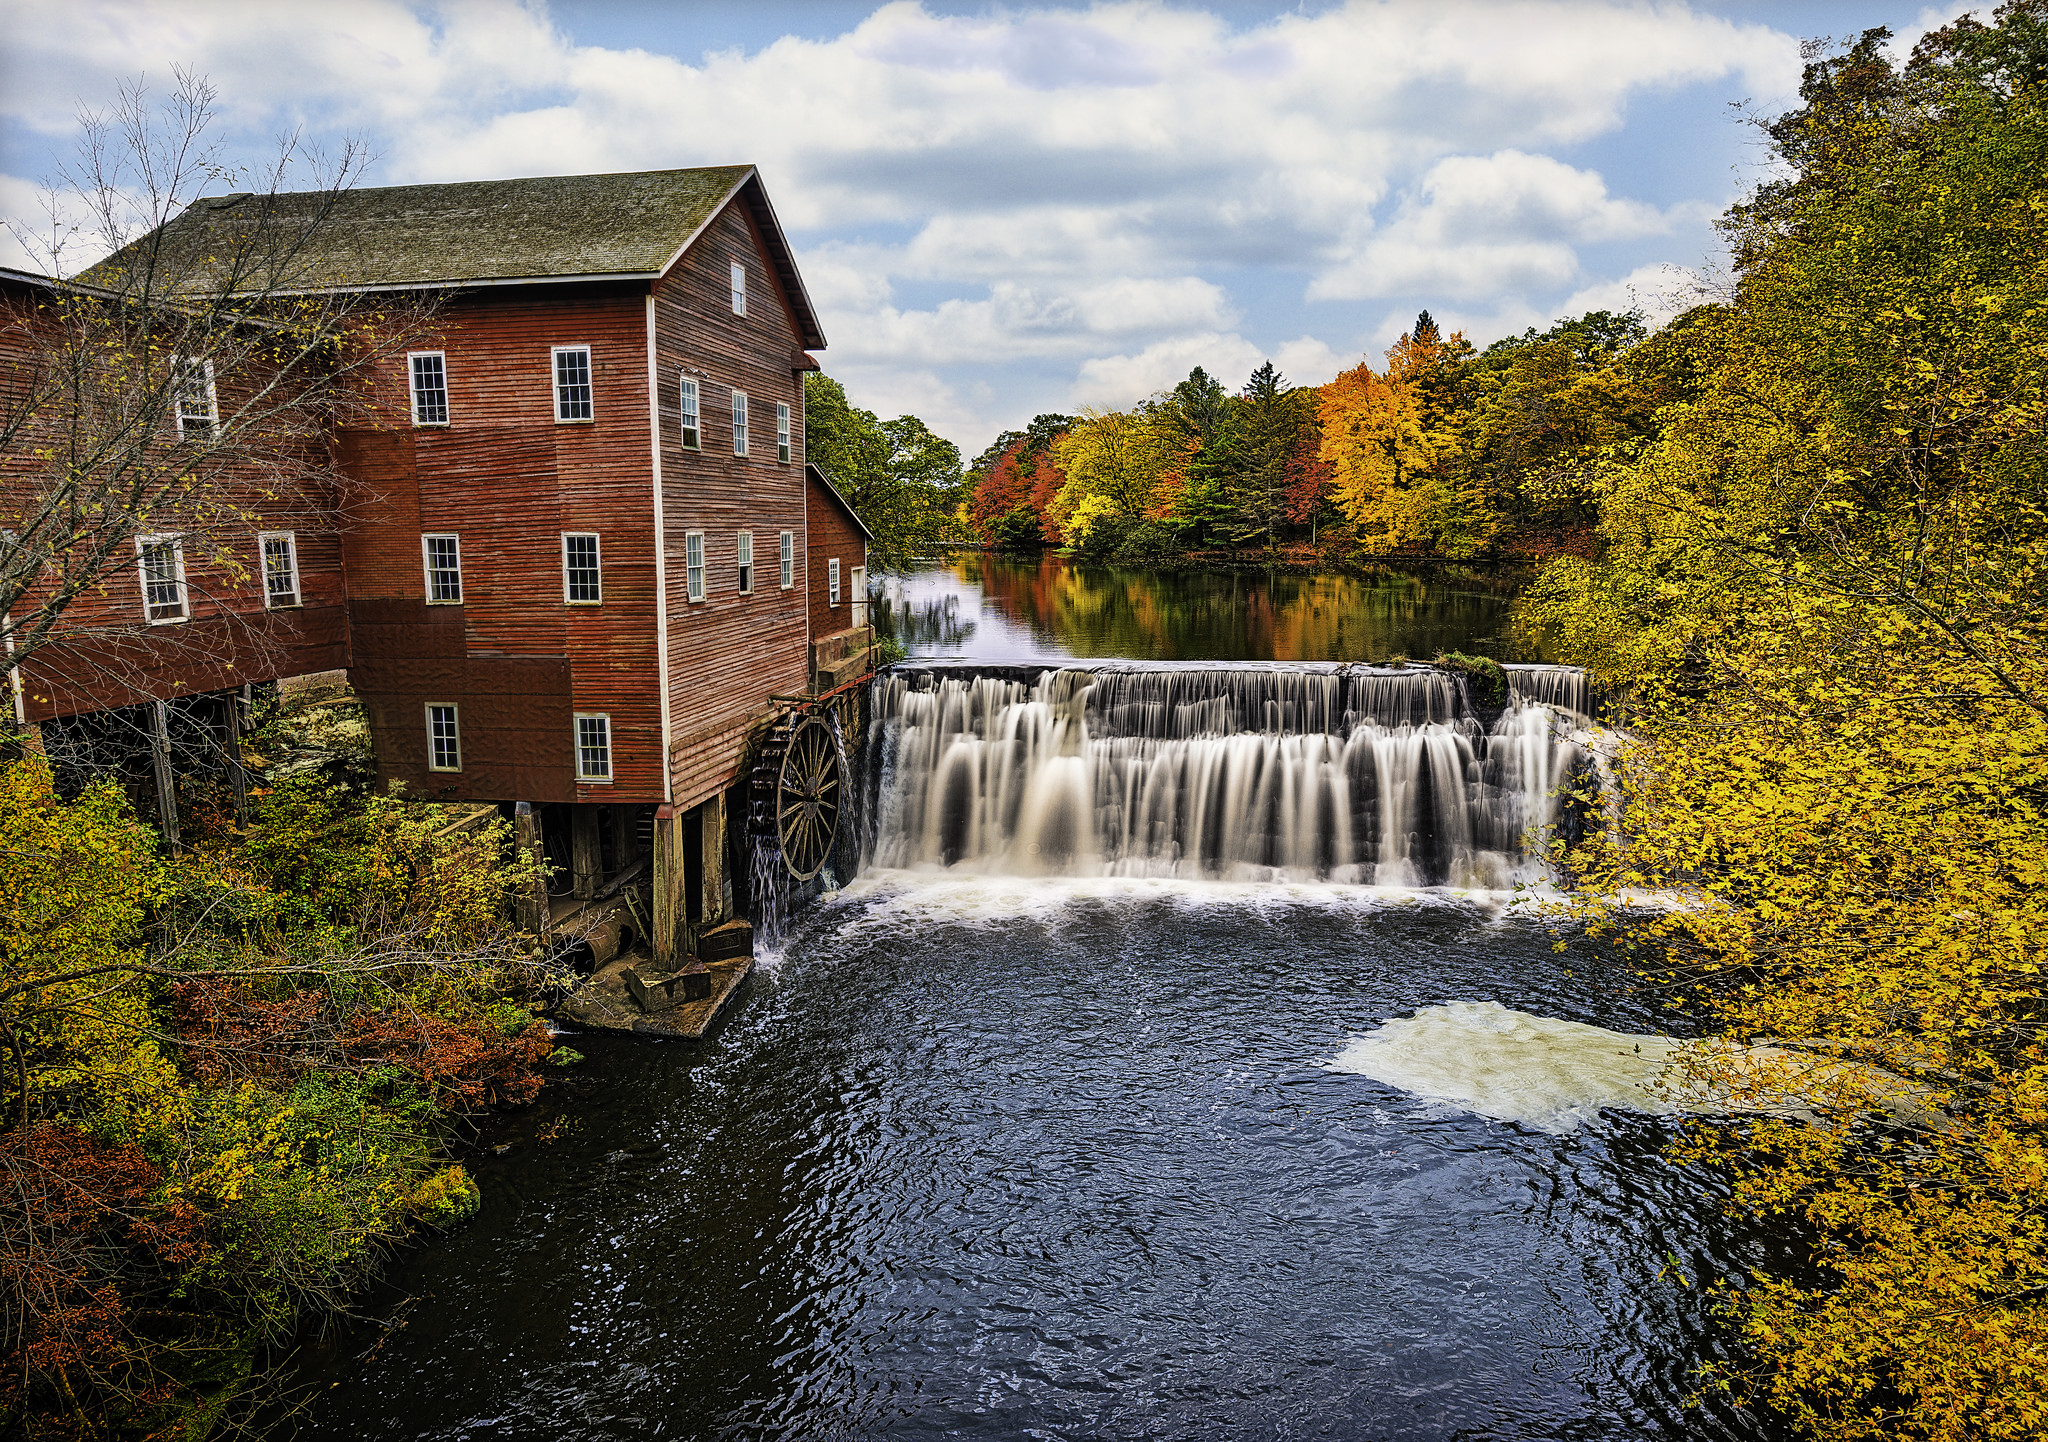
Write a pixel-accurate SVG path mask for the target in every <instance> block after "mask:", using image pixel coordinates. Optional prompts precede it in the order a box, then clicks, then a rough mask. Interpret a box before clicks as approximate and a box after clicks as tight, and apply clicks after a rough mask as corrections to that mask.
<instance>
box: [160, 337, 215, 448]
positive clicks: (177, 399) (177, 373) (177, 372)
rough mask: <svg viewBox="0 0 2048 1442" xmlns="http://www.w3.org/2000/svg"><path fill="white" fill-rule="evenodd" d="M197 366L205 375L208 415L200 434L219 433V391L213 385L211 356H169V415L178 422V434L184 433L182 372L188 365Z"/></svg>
mask: <svg viewBox="0 0 2048 1442" xmlns="http://www.w3.org/2000/svg"><path fill="white" fill-rule="evenodd" d="M195 365H196V366H198V367H199V368H200V370H201V371H202V372H204V373H205V376H206V404H207V407H208V415H207V420H206V429H205V430H204V431H203V432H200V434H203V435H207V436H216V435H219V434H220V392H219V391H217V390H216V389H214V385H213V358H212V357H211V356H198V357H191V356H173V357H171V384H172V391H171V415H172V416H173V418H175V419H176V421H177V423H178V434H179V435H181V436H182V435H184V434H185V381H184V372H185V370H186V368H187V367H188V366H195Z"/></svg>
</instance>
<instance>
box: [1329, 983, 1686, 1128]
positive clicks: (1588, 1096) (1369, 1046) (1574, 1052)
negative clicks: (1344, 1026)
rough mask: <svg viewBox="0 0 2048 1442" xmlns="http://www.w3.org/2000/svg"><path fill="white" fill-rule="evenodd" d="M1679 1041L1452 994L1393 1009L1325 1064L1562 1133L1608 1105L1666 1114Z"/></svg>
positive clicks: (1488, 1114)
mask: <svg viewBox="0 0 2048 1442" xmlns="http://www.w3.org/2000/svg"><path fill="white" fill-rule="evenodd" d="M1681 1045H1682V1043H1680V1042H1677V1041H1673V1040H1672V1039H1671V1038H1669V1037H1662V1036H1643V1035H1636V1034H1633V1033H1629V1032H1620V1031H1609V1030H1607V1028H1605V1027H1599V1026H1588V1025H1587V1024H1586V1023H1584V1022H1577V1021H1553V1020H1552V1019H1550V1018H1549V1017H1542V1016H1535V1015H1533V1014H1531V1013H1529V1012H1526V1011H1516V1010H1514V1009H1513V1008H1512V1007H1505V1006H1502V1005H1501V1004H1500V1003H1499V1002H1496V1001H1453V1002H1446V1003H1444V1004H1442V1005H1440V1006H1426V1007H1423V1008H1422V1009H1421V1010H1420V1011H1417V1012H1416V1013H1415V1015H1413V1016H1410V1017H1396V1018H1395V1019H1394V1020H1392V1021H1389V1022H1387V1023H1385V1024H1384V1025H1382V1026H1381V1027H1379V1028H1378V1029H1377V1030H1375V1031H1372V1032H1368V1033H1367V1034H1366V1035H1364V1036H1362V1037H1357V1038H1355V1039H1353V1040H1352V1042H1351V1043H1350V1044H1349V1045H1348V1046H1346V1047H1345V1048H1344V1050H1342V1051H1341V1052H1339V1053H1338V1054H1337V1055H1336V1056H1335V1057H1332V1058H1331V1059H1330V1060H1329V1061H1328V1062H1327V1063H1325V1065H1327V1066H1328V1067H1329V1068H1330V1070H1332V1071H1339V1072H1348V1073H1351V1074H1352V1075H1354V1076H1363V1077H1370V1078H1372V1079H1373V1080H1374V1081H1377V1082H1383V1083H1385V1084H1386V1085H1388V1086H1391V1087H1398V1088H1400V1089H1401V1090H1402V1091H1405V1092H1408V1093H1410V1094H1411V1095H1414V1096H1417V1097H1421V1098H1422V1099H1424V1100H1425V1101H1432V1102H1439V1103H1443V1104H1445V1105H1448V1106H1453V1107H1457V1108H1460V1109H1461V1110H1464V1111H1468V1112H1476V1113H1477V1114H1479V1115H1480V1116H1483V1117H1491V1118H1493V1119H1494V1120H1496V1121H1503V1122H1517V1123H1519V1124H1521V1125H1523V1126H1526V1127H1532V1128H1534V1129H1535V1130H1537V1131H1542V1132H1549V1133H1551V1134H1552V1135H1559V1136H1561V1135H1563V1134H1565V1133H1567V1132H1572V1131H1576V1130H1578V1129H1579V1128H1580V1127H1583V1126H1586V1125H1588V1124H1589V1123H1591V1122H1593V1121H1596V1120H1597V1119H1598V1118H1599V1115H1600V1112H1601V1109H1602V1108H1605V1107H1620V1108H1624V1109H1626V1110H1629V1111H1637V1112H1648V1113H1652V1114H1654V1115H1668V1114H1670V1113H1672V1112H1674V1111H1677V1110H1678V1109H1679V1108H1678V1106H1677V1104H1676V1103H1675V1102H1674V1101H1673V1100H1672V1099H1671V1098H1670V1097H1668V1096H1665V1095H1661V1094H1660V1093H1659V1090H1658V1083H1659V1079H1660V1078H1661V1077H1662V1076H1663V1075H1664V1072H1665V1068H1666V1066H1667V1065H1668V1064H1669V1063H1670V1061H1671V1058H1672V1055H1673V1053H1675V1052H1676V1051H1677V1050H1678V1048H1679V1047H1680V1046H1681Z"/></svg>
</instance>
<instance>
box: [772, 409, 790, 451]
mask: <svg viewBox="0 0 2048 1442" xmlns="http://www.w3.org/2000/svg"><path fill="white" fill-rule="evenodd" d="M775 459H776V460H778V461H781V462H782V463H783V464H784V465H788V464H789V407H788V406H786V405H777V406H776V407H775Z"/></svg>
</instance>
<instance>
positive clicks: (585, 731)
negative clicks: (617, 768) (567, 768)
mask: <svg viewBox="0 0 2048 1442" xmlns="http://www.w3.org/2000/svg"><path fill="white" fill-rule="evenodd" d="M576 775H577V778H578V779H579V780H583V781H609V780H611V779H612V718H611V717H609V716H578V717H577V718H576Z"/></svg>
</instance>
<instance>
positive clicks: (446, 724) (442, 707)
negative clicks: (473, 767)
mask: <svg viewBox="0 0 2048 1442" xmlns="http://www.w3.org/2000/svg"><path fill="white" fill-rule="evenodd" d="M461 769H462V732H461V728H460V724H459V722H458V721H457V719H456V715H455V707H454V706H452V705H449V704H446V703H444V702H439V701H430V702H428V703H427V770H429V771H460V770H461Z"/></svg>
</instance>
